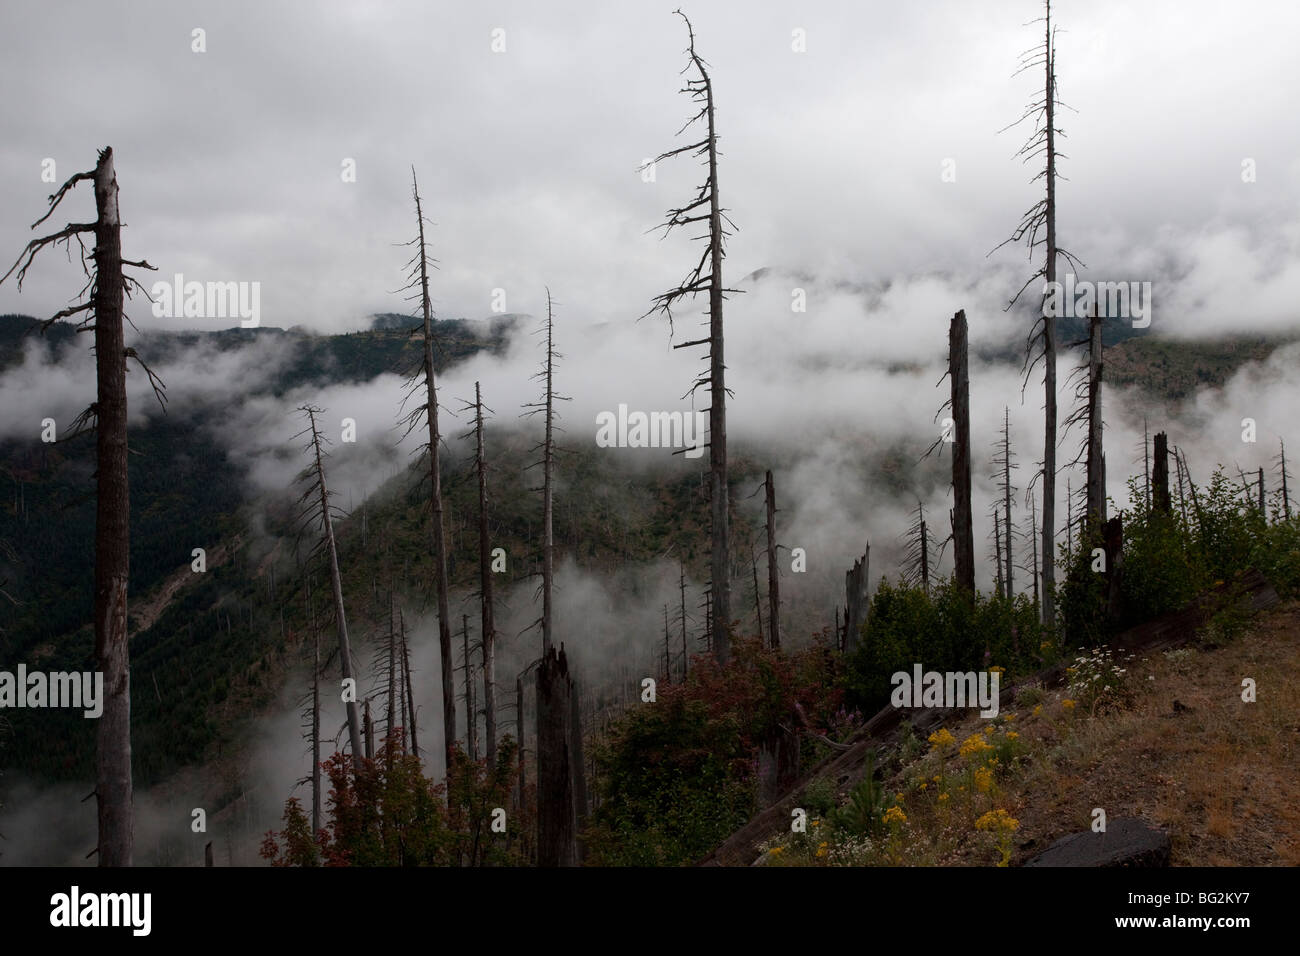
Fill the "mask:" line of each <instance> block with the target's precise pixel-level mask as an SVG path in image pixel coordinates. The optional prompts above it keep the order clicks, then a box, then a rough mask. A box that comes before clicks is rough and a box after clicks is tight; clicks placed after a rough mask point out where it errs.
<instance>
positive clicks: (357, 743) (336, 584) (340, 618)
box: [294, 405, 364, 770]
mask: <svg viewBox="0 0 1300 956" xmlns="http://www.w3.org/2000/svg"><path fill="white" fill-rule="evenodd" d="M298 411H300V412H302V413H303V414H304V415H306V416H307V423H308V424H307V427H306V428H305V429H303V430H302V431H301V432H299V433H298V434H297V435H295V436H294V437H295V438H300V437H302V436H303V435H310V438H308V440H307V444H306V446H305V450H306V451H308V452H310V454H311V456H312V464H311V465H310V466H308V467H307V469H306V470H305V471H304V472H303V473H302V474H301V475H300V476H299V480H300V481H306V482H307V489H306V490H305V491H304V492H303V494H302V497H301V498H300V499H299V503H300V504H304V505H305V506H306V507H305V509H304V514H303V517H304V518H305V519H306V520H307V521H308V522H309V523H315V520H319V521H320V526H321V532H322V534H321V540H320V543H319V544H318V545H317V546H316V549H317V550H320V551H322V552H323V554H324V556H325V559H326V560H327V561H328V562H329V572H330V588H331V590H332V591H333V594H334V624H335V628H336V630H337V632H338V638H339V661H340V663H341V665H342V668H343V683H344V702H345V703H346V705H347V712H348V740H349V742H350V743H351V744H352V767H353V769H354V770H360V769H361V757H362V754H363V753H364V750H363V749H362V743H361V715H360V714H359V713H358V711H357V695H356V687H357V683H356V677H355V676H354V675H353V673H352V646H351V644H350V643H349V642H348V621H347V615H346V613H345V612H344V609H343V579H342V577H341V576H340V574H339V553H338V547H337V545H336V543H335V540H334V511H335V509H334V506H333V505H331V504H330V493H329V489H328V488H327V487H326V484H325V459H326V458H328V457H329V452H328V451H326V450H325V448H324V446H325V445H327V444H329V439H328V438H326V437H324V436H323V435H322V434H321V433H320V428H319V427H318V425H317V423H316V416H317V415H319V414H321V411H322V410H321V409H320V408H318V407H317V406H315V405H301V406H299V408H298ZM349 684H350V686H349ZM349 691H350V692H349Z"/></svg>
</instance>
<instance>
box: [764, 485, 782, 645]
mask: <svg viewBox="0 0 1300 956" xmlns="http://www.w3.org/2000/svg"><path fill="white" fill-rule="evenodd" d="M766 485H767V620H768V633H769V634H770V635H771V639H772V646H773V647H775V648H777V649H780V647H781V578H780V575H779V574H778V570H777V566H776V488H775V487H774V486H773V484H772V472H771V470H769V471H768V473H767V478H766Z"/></svg>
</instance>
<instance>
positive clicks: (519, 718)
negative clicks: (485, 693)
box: [515, 674, 527, 807]
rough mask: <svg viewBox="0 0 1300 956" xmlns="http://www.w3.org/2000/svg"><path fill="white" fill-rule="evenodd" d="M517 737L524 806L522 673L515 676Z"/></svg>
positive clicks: (520, 790) (520, 801)
mask: <svg viewBox="0 0 1300 956" xmlns="http://www.w3.org/2000/svg"><path fill="white" fill-rule="evenodd" d="M515 737H516V739H517V740H518V743H519V747H518V755H519V806H521V807H522V806H523V805H524V786H525V784H526V783H527V780H526V778H525V776H524V677H523V675H522V674H520V675H519V676H518V677H516V678H515Z"/></svg>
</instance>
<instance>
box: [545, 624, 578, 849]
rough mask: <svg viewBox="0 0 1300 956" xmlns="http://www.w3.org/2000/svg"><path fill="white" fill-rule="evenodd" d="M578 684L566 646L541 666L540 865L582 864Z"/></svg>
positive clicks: (549, 653) (549, 654) (551, 649)
mask: <svg viewBox="0 0 1300 956" xmlns="http://www.w3.org/2000/svg"><path fill="white" fill-rule="evenodd" d="M572 695H573V681H572V680H571V679H570V678H569V664H568V660H567V658H566V657H565V654H564V646H563V644H561V646H560V649H559V652H558V653H557V652H556V650H555V648H554V647H548V648H547V649H546V650H545V651H544V652H543V654H542V659H541V663H540V664H539V665H538V667H537V865H538V866H577V865H578V844H577V833H578V818H577V808H576V805H575V795H574V772H573V765H572V758H573V754H572V740H573V730H572V715H573V705H572V703H571V697H572Z"/></svg>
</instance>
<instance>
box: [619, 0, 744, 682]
mask: <svg viewBox="0 0 1300 956" xmlns="http://www.w3.org/2000/svg"><path fill="white" fill-rule="evenodd" d="M676 13H677V15H678V16H680V17H681V18H682V20H683V21H685V23H686V32H687V35H688V37H689V45H688V46H687V49H686V53H687V56H688V58H689V62H688V63H687V65H686V67H685V68H684V69H683V71H682V72H683V73H684V72H686V71H687V70H690V69H692V68H694V70H695V72H696V73H697V76H696V77H695V78H690V79H687V80H686V85H685V86H684V87H683V88H682V90H681V92H682V93H685V94H687V95H688V96H690V98H691V99H692V100H693V101H694V102H695V103H697V104H699V110H698V112H696V113H695V115H694V116H692V117H691V118H690V119H689V120H688V121H687V122H686V124H685V125H684V126H683V127H682V128H681V129H680V130H678V133H679V134H680V133H682V132H684V131H685V130H686V129H688V128H690V127H691V126H693V125H694V124H695V123H697V122H701V121H702V122H703V123H704V124H705V127H706V133H705V136H704V138H703V139H701V140H699V141H698V142H694V143H689V144H687V145H685V146H679V147H678V148H676V149H671V150H669V151H668V152H666V153H661V154H660V155H658V156H656V157H655V158H654V159H653V160H652V161H651V162H650V163H648V164H647V166H653V165H654V164H656V163H658V162H659V161H660V160H664V159H668V158H669V157H672V156H677V155H679V154H681V153H693V154H694V155H696V156H701V157H703V165H704V166H705V167H706V168H707V169H708V175H707V177H706V178H705V181H704V185H702V186H701V187H700V188H699V189H698V190H697V191H696V193H695V196H694V197H693V198H692V199H691V201H690V202H688V203H687V204H686V205H685V206H682V207H680V208H677V209H671V210H669V212H668V218H667V219H666V220H665V221H664V222H663V223H662V224H661V226H660V227H659V228H661V229H662V230H663V233H664V235H665V236H666V235H668V233H670V232H672V230H674V229H676V228H678V227H679V226H688V225H690V224H692V223H707V224H708V225H707V227H706V230H705V232H704V234H703V235H701V236H698V237H696V238H699V239H707V243H706V245H705V248H704V251H703V253H702V254H701V256H700V259H699V262H697V263H696V265H695V268H694V269H692V270H691V271H690V272H689V273H688V274H687V276H686V278H685V279H684V280H683V281H682V283H681V284H680V285H678V286H676V287H674V288H672V289H669V290H668V291H667V292H665V293H663V294H662V295H659V296H656V297H655V299H654V304H653V305H652V306H651V308H650V311H648V312H647V313H646V314H645V315H647V316H648V315H652V314H654V313H663V314H664V315H665V316H666V317H667V319H668V325H669V331H670V334H671V330H672V325H673V309H674V307H677V306H679V305H680V304H681V303H682V302H683V301H684V300H692V301H693V300H694V299H695V298H696V297H697V296H699V295H702V294H704V293H708V296H709V310H708V318H709V334H708V337H706V338H702V339H696V340H694V341H690V342H682V343H680V344H678V345H674V346H673V348H679V349H680V348H689V347H692V346H696V345H705V346H708V353H707V357H708V363H709V367H708V371H707V373H705V374H703V375H701V376H700V377H698V378H697V379H696V380H695V382H694V383H693V384H692V385H691V388H690V391H689V392H688V393H687V394H689V395H694V394H695V391H696V389H698V388H700V387H702V386H704V385H707V386H709V442H708V445H709V504H710V509H711V524H710V534H711V543H712V561H711V565H710V568H711V574H712V584H713V588H712V603H713V606H712V609H711V614H710V622H711V623H710V631H709V633H710V637H711V643H712V648H713V653H714V655H715V656H716V657H717V659H718V660H719V661H720V662H722V663H726V662H727V660H728V658H729V657H730V654H731V636H730V628H731V558H730V550H729V549H730V541H729V538H728V534H729V522H730V490H729V485H728V481H727V386H726V377H725V372H726V363H725V361H724V353H723V335H722V303H723V300H724V299H725V298H726V296H727V294H728V293H735V292H738V291H739V290H737V289H728V288H726V287H725V286H724V285H723V282H722V260H723V259H724V258H725V256H726V252H725V242H726V237H727V236H729V235H731V234H732V231H733V230H735V228H736V227H735V224H734V223H732V221H731V219H730V218H729V217H728V216H727V214H726V210H724V209H723V208H722V206H721V204H720V202H719V198H718V136H717V127H716V123H715V117H714V103H713V81H712V79H711V77H710V76H709V72H708V68H707V64H706V63H705V62H704V60H703V59H702V58H701V57H700V55H699V54H698V53H696V52H695V31H694V29H693V28H692V27H691V21H690V20H689V19H687V17H686V14H684V13H682V12H681V10H677V11H676ZM724 222H725V223H726V224H727V225H728V226H730V227H731V229H727V228H726V227H725V226H724V225H723V223H724ZM642 318H645V316H642Z"/></svg>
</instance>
